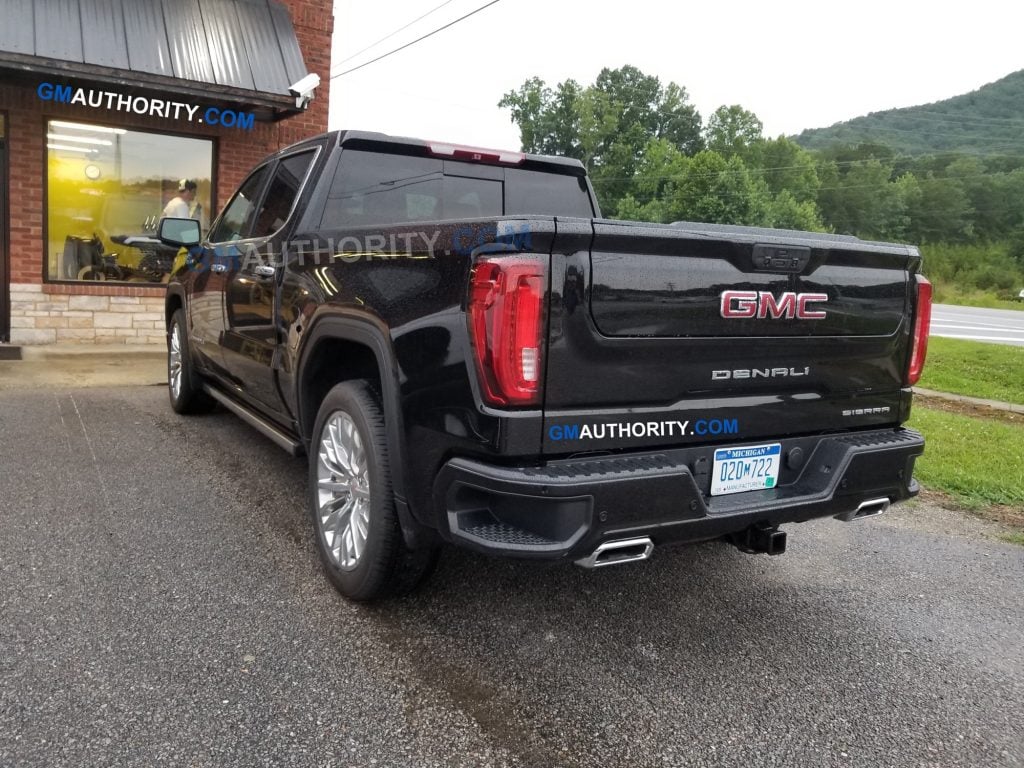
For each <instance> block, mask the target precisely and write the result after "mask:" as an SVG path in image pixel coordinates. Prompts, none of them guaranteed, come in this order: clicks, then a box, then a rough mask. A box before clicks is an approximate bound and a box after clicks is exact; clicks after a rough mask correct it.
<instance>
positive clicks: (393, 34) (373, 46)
mask: <svg viewBox="0 0 1024 768" xmlns="http://www.w3.org/2000/svg"><path fill="white" fill-rule="evenodd" d="M453 2H454V0H445V1H444V2H443V3H441V4H440V5H438V6H435V7H433V8H431V9H430V10H429V11H427V12H426V13H424V14H423V15H422V16H418V17H417V18H415V19H413V20H412V21H410V22H409V23H408V24H406V25H405V26H404V27H399V28H398V29H396V30H395V31H394V32H392V33H391V34H389V35H385V36H384V37H382V38H381V39H380V40H377V41H375V42H373V43H370V44H369V45H368V46H366V47H365V48H362V49H360V50H358V51H356V52H355V53H353V54H352V55H351V56H349V57H348V58H347V59H342V60H341V61H339V62H338V63H337V64H335V65H334V68H337V67H339V66H341V65H342V64H344V63H345V62H346V61H352V59H354V58H355V57H356V56H358V55H359V54H361V53H366V52H367V51H368V50H370V49H371V48H376V47H377V46H378V45H380V44H381V43H383V42H384V41H385V40H390V39H391V38H392V37H394V36H395V35H397V34H398V33H399V32H404V31H405V30H407V29H408V28H409V27H411V26H412V25H413V24H415V23H416V22H418V21H423V19H425V18H427V16H429V15H430V14H432V13H434V12H435V11H439V10H441V9H442V8H444V7H445V6H446V5H450V4H451V3H453Z"/></svg>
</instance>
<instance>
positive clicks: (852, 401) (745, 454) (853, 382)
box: [160, 131, 931, 600]
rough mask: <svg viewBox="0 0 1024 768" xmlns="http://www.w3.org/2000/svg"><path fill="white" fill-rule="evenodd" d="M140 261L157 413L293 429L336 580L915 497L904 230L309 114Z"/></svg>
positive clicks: (772, 535)
mask: <svg viewBox="0 0 1024 768" xmlns="http://www.w3.org/2000/svg"><path fill="white" fill-rule="evenodd" d="M160 236H161V239H162V240H163V241H164V242H165V243H166V244H168V245H174V246H177V247H183V248H187V249H188V256H187V258H185V259H183V263H182V264H181V265H180V266H179V267H178V269H176V271H175V274H174V275H173V278H172V280H171V282H170V283H169V285H168V288H167V305H166V316H167V329H168V334H167V338H168V378H169V390H170V401H171V406H172V407H173V408H174V410H175V411H177V412H179V413H198V412H202V411H206V410H209V409H210V408H211V407H212V406H213V405H214V404H215V403H220V404H222V406H223V407H226V408H227V409H229V410H231V411H233V412H234V413H235V414H237V415H238V416H240V417H241V418H242V419H244V420H245V421H246V422H248V423H249V424H250V425H252V426H253V427H255V428H256V429H258V430H259V431H260V432H262V433H263V434H264V435H266V436H267V437H268V438H270V439H271V440H273V441H274V442H276V443H278V444H279V445H281V446H282V447H284V448H285V449H287V450H289V451H291V452H293V453H294V454H296V455H297V454H300V453H302V452H305V453H307V454H308V455H309V498H308V502H307V503H308V507H309V513H310V517H311V519H312V522H313V526H314V529H315V533H316V542H317V546H318V550H319V555H320V558H321V560H322V562H323V566H324V569H325V572H326V574H327V576H328V577H329V578H330V580H331V581H332V582H333V584H334V585H335V586H336V587H337V588H338V589H339V590H340V591H341V592H342V593H343V594H344V595H346V596H348V597H349V598H352V599H355V600H369V599H374V598H378V597H382V596H385V595H390V594H396V593H400V592H403V591H407V590H409V589H411V588H412V587H413V586H415V585H416V584H417V583H418V582H420V581H421V580H422V579H423V578H424V577H425V576H426V575H427V574H428V573H429V571H430V569H431V567H432V564H433V562H434V560H435V556H436V553H437V550H438V548H439V546H441V545H442V544H444V543H449V544H456V545H460V546H465V547H471V548H474V549H476V550H480V551H482V552H487V553H492V554H496V555H507V556H514V557H521V558H532V559H535V560H550V561H570V562H575V563H577V564H579V565H582V566H585V567H588V568H593V567H601V566H608V565H612V564H619V563H626V562H630V561H636V560H643V559H646V558H648V557H649V556H650V555H651V552H652V550H653V549H654V547H655V546H661V545H663V544H669V543H673V542H698V541H704V540H709V539H719V538H724V539H727V540H728V541H730V542H732V543H733V544H735V545H737V546H739V547H740V548H741V549H743V550H745V551H748V552H762V553H768V554H778V553H781V552H782V551H783V550H784V549H785V533H784V532H783V531H781V530H780V529H779V526H780V525H782V524H784V523H792V522H800V521H805V520H809V519H811V518H818V517H824V516H835V517H837V518H838V519H840V520H843V521H847V522H849V521H853V520H856V519H858V518H863V517H868V516H871V515H875V514H878V513H880V512H883V511H884V510H885V509H887V508H888V506H889V505H890V504H891V503H893V502H895V501H899V500H902V499H906V498H908V497H910V496H913V495H914V494H916V493H917V491H918V485H917V483H916V481H915V480H914V478H913V469H914V461H915V459H916V458H917V457H918V456H919V455H920V454H921V453H922V451H923V448H924V442H923V440H922V438H921V436H920V435H919V434H918V433H917V432H914V431H913V430H910V429H906V428H904V427H903V426H901V425H902V424H903V423H904V422H905V421H906V420H907V418H908V416H909V414H910V407H911V386H912V385H913V384H914V383H915V382H916V381H917V379H918V377H919V376H920V374H921V369H922V366H923V363H924V358H925V351H926V345H927V339H928V324H929V315H930V307H931V286H930V285H929V283H928V282H927V281H926V280H925V279H924V278H923V277H922V276H921V275H920V266H921V257H920V256H919V254H918V251H917V250H916V249H915V248H913V247H910V246H906V245H894V244H887V243H877V242H867V241H863V240H859V239H857V238H854V237H845V236H832V235H823V234H817V233H807V232H793V231H782V230H768V229H753V228H745V227H731V226H714V225H706V224H692V223H685V222H679V223H676V224H674V225H670V226H665V225H653V224H643V223H636V222H623V221H611V220H606V219H602V218H601V215H600V212H599V209H598V205H597V201H596V200H595V197H594V194H593V191H592V189H591V186H590V183H589V181H588V179H587V176H586V173H585V171H584V168H583V167H582V166H581V165H580V164H579V163H578V162H576V161H574V160H568V159H563V158H557V157H541V156H534V155H525V154H521V153H516V152H498V151H491V150H482V149H474V148H467V147H460V146H453V145H447V144H438V143H430V142H423V141H415V140H411V139H403V138H394V137H389V136H385V135H382V134H375V133H364V132H355V131H346V132H335V133H330V134H327V135H324V136H320V137H317V138H314V139H310V140H308V141H304V142H302V143H300V144H297V145H295V146H292V147H289V148H288V149H285V150H282V151H280V152H278V153H277V154H275V155H273V156H271V157H269V158H267V159H266V160H265V161H264V162H263V163H262V164H260V165H259V166H258V167H257V168H256V169H255V170H254V171H253V172H252V173H251V174H250V175H249V176H248V178H246V180H245V181H244V182H243V183H242V185H241V187H240V188H239V190H238V191H237V193H236V194H235V195H234V196H233V197H232V198H231V199H230V201H229V202H228V204H227V205H226V206H225V208H224V210H223V211H222V213H221V214H220V216H219V217H218V218H217V219H216V221H215V222H214V223H213V224H212V226H211V228H210V232H209V233H208V236H207V238H206V240H204V241H202V242H200V232H199V226H198V223H197V222H194V221H189V220H185V219H164V220H163V221H162V222H161V225H160Z"/></svg>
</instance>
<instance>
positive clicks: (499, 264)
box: [468, 256, 547, 405]
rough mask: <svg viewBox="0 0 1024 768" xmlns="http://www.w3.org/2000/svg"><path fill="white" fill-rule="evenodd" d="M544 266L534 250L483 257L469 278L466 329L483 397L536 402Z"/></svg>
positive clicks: (501, 402)
mask: <svg viewBox="0 0 1024 768" xmlns="http://www.w3.org/2000/svg"><path fill="white" fill-rule="evenodd" d="M546 284H547V271H546V269H545V267H544V262H542V261H541V260H540V259H539V258H537V257H535V256H496V257H493V258H484V259H481V260H480V261H478V262H477V263H476V264H475V265H474V267H473V274H472V277H471V278H470V284H469V312H468V314H469V332H470V337H471V338H472V342H473V357H474V358H475V360H476V370H477V373H478V374H479V377H480V389H481V392H482V394H483V397H484V400H486V401H487V402H488V403H489V404H491V405H537V404H539V403H540V396H541V379H542V364H543V356H542V354H541V352H542V347H543V341H544V291H545V287H546Z"/></svg>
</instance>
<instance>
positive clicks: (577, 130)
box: [498, 66, 702, 215]
mask: <svg viewBox="0 0 1024 768" xmlns="http://www.w3.org/2000/svg"><path fill="white" fill-rule="evenodd" d="M498 106H499V107H502V108H506V109H509V111H510V114H511V118H512V121H513V122H514V123H516V124H517V125H518V126H519V132H520V138H521V141H522V146H523V149H524V150H525V151H527V152H540V153H545V154H556V155H564V156H568V157H575V158H577V159H579V160H581V161H582V162H584V163H585V164H586V166H587V170H588V171H589V172H590V174H591V178H592V180H593V183H594V189H595V190H596V191H597V193H598V197H599V199H600V201H601V206H602V208H603V209H604V210H605V212H606V213H607V214H608V215H615V214H616V213H617V209H618V203H619V201H620V200H621V199H622V198H623V197H625V196H626V195H627V194H631V193H632V191H633V190H632V185H633V179H634V176H635V174H636V172H637V168H638V166H639V163H640V161H641V160H642V158H643V153H644V149H645V147H646V146H647V143H648V142H649V141H650V140H651V139H662V140H664V141H666V142H668V143H669V144H671V145H672V146H673V147H675V148H676V149H677V150H679V151H680V152H682V153H684V154H691V153H693V152H695V151H698V150H699V149H700V147H701V142H702V138H701V119H700V114H699V113H698V112H697V110H696V109H695V108H694V107H693V106H692V105H691V104H690V103H689V97H688V95H687V93H686V89H685V88H683V87H682V86H679V85H677V84H675V83H669V84H668V85H667V86H663V85H662V84H661V81H660V80H659V79H658V78H657V77H654V76H651V75H645V74H644V73H643V72H641V71H640V70H639V69H637V68H636V67H632V66H625V67H621V68H620V69H607V68H606V69H603V70H601V73H600V74H599V75H598V77H597V79H596V81H595V82H594V84H593V85H592V86H590V87H588V88H581V87H580V86H579V84H578V83H576V82H575V81H572V80H567V81H565V82H564V83H560V84H559V85H558V86H556V88H555V89H551V88H549V87H548V86H547V85H546V84H545V83H544V81H543V80H541V79H539V78H536V77H535V78H532V79H530V80H527V81H526V82H525V83H523V85H522V86H520V88H519V89H518V90H515V91H509V92H508V93H506V94H505V95H504V97H503V98H502V99H501V101H500V102H499V104H498Z"/></svg>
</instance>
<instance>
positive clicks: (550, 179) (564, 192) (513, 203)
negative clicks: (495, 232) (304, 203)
mask: <svg viewBox="0 0 1024 768" xmlns="http://www.w3.org/2000/svg"><path fill="white" fill-rule="evenodd" d="M506 214H537V215H545V216H588V217H589V216H592V215H593V211H592V209H591V206H590V196H589V193H588V191H587V187H586V184H585V182H583V180H582V179H577V178H575V177H572V176H564V175H561V174H554V173H543V172H539V171H529V170H523V169H519V168H500V167H496V166H490V165H477V164H473V163H461V162H455V161H451V160H444V159H442V158H435V157H411V156H408V155H391V154H385V153H380V152H365V151H362V150H353V149H346V150H344V152H343V154H342V156H341V163H340V164H339V166H338V171H337V174H336V175H335V178H334V182H333V184H332V185H331V191H330V193H329V195H328V200H327V207H326V209H325V210H324V216H323V220H322V222H321V226H322V227H323V228H325V229H334V228H340V227H359V226H370V225H378V224H401V223H407V222H415V221H437V220H443V219H472V218H479V217H496V216H502V215H506Z"/></svg>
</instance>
